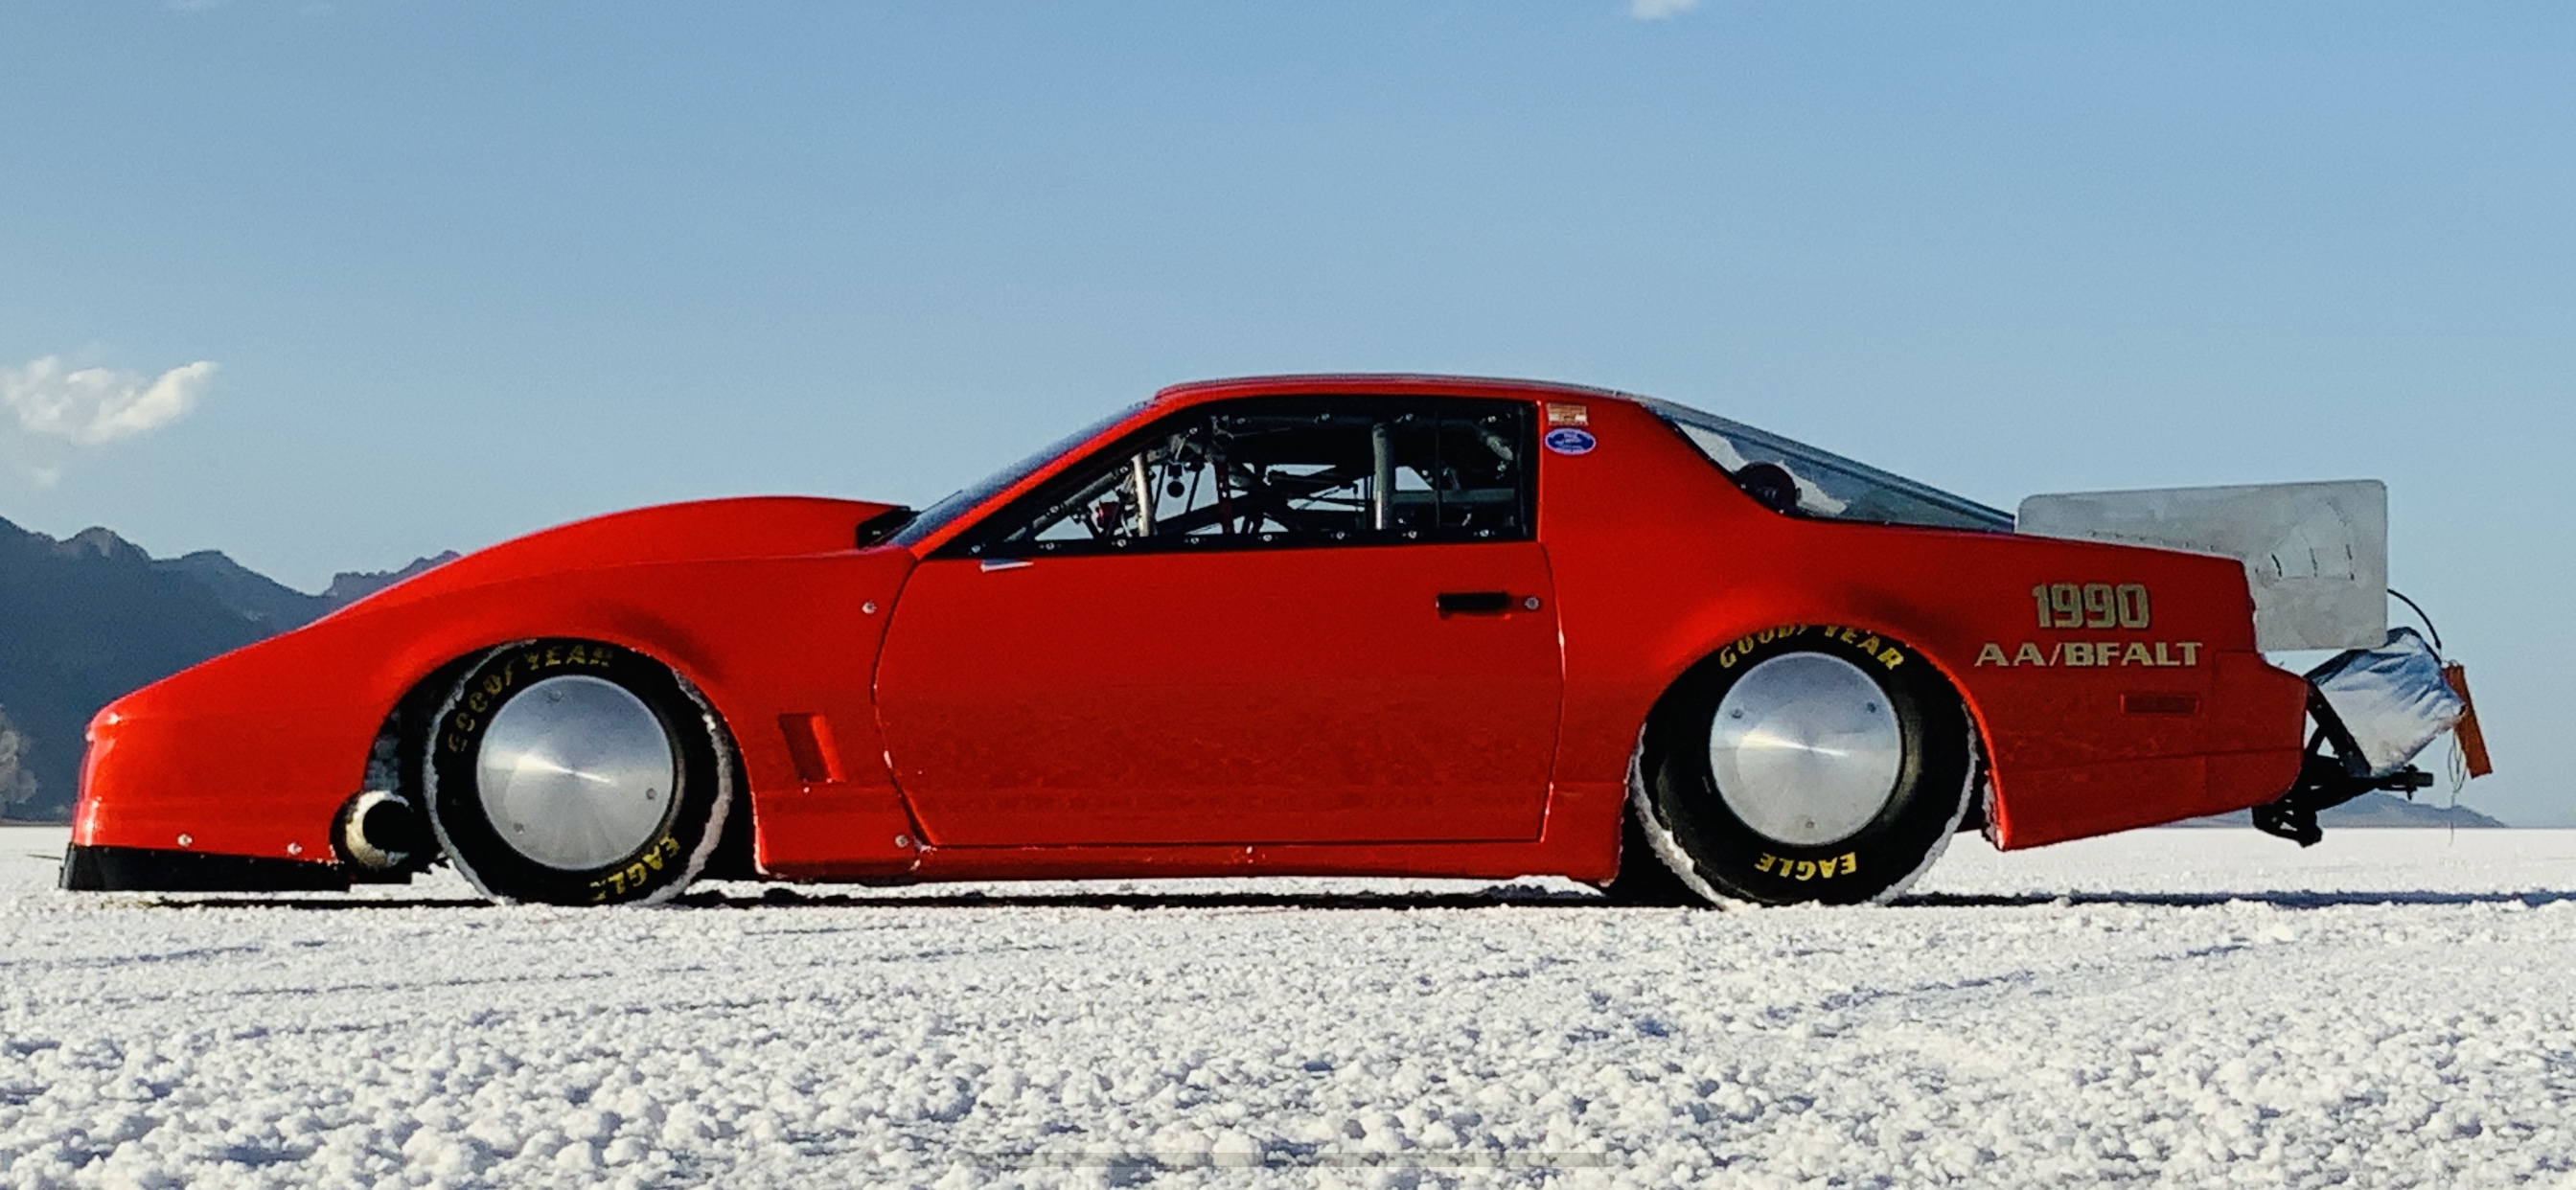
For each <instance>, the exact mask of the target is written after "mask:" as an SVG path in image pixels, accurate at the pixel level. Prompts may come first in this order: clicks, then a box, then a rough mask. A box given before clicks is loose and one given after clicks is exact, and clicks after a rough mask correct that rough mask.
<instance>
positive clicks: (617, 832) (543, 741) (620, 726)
mask: <svg viewBox="0 0 2576 1190" xmlns="http://www.w3.org/2000/svg"><path fill="white" fill-rule="evenodd" d="M678 773H679V754H678V751H677V749H675V748H673V747H672V746H671V737H670V733H669V732H667V731H665V730H664V729H663V727H662V720H661V718H660V717H659V716H657V715H655V714H654V713H653V709H652V708H651V707H648V706H646V705H644V700H643V699H640V698H637V697H635V695H634V694H633V693H631V692H629V691H628V690H627V689H626V688H625V687H623V686H620V685H618V684H616V683H614V682H607V681H602V680H600V679H598V678H592V677H582V676H577V675H576V676H567V677H556V678H545V679H542V680H540V681H538V682H536V683H534V684H532V685H530V686H529V687H528V688H527V689H526V690H525V691H524V692H522V693H521V694H520V695H519V696H518V697H516V698H513V699H511V700H510V701H509V702H507V703H505V704H503V705H502V707H501V709H500V711H499V712H497V713H495V714H494V715H493V716H492V722H491V725H490V726H489V727H487V728H485V729H484V732H483V745H482V748H481V749H480V750H479V751H478V752H477V753H476V755H475V779H476V785H477V787H478V791H479V792H480V793H481V795H482V799H483V814H484V816H485V817H486V818H487V819H488V820H489V821H490V822H491V823H492V829H493V831H494V832H495V833H497V834H498V835H499V836H500V837H501V842H502V844H503V845H505V846H507V847H509V848H510V849H511V850H512V851H516V852H518V853H519V854H520V855H522V856H525V857H527V858H528V859H530V860H533V861H535V862H536V863H539V864H543V865H545V866H546V867H549V868H557V869H561V870H563V871H568V872H582V871H589V870H591V869H594V868H600V867H605V866H607V865H608V864H610V863H613V862H615V861H617V860H621V859H624V858H626V857H627V856H630V855H633V854H635V852H636V851H638V850H640V849H642V848H643V846H644V845H645V844H646V843H649V842H651V841H652V840H653V837H654V835H655V834H656V833H658V832H659V831H660V830H661V829H662V819H663V816H664V815H665V813H666V812H667V811H668V810H669V808H670V803H671V797H672V791H673V789H674V787H675V786H676V785H677V784H678V781H677V777H678Z"/></svg>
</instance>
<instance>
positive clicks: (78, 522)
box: [0, 0, 2576, 824]
mask: <svg viewBox="0 0 2576 1190" xmlns="http://www.w3.org/2000/svg"><path fill="white" fill-rule="evenodd" d="M1664 6H1665V7H1668V8H1669V7H1672V4H1671V3H1670V0H1667V3H1666V4H1665V5H1664ZM0 61H5V62H6V63H7V67H6V69H0V163H5V164H0V386H8V391H10V392H13V393H17V394H20V397H19V398H18V399H15V400H13V402H12V406H13V407H12V409H8V410H0V516H6V517H8V518H9V519H11V520H14V521H17V522H19V523H21V524H23V525H26V526H28V527H31V528H36V529H40V530H44V531H47V532H52V533H56V534H63V533H69V532H71V531H74V530H77V529H79V528H81V527H83V526H86V525H90V524H105V525H109V526H111V527H113V528H115V529H117V530H118V531H120V532H122V533H125V534H126V535H127V536H129V537H131V538H133V539H135V540H136V541H138V542H140V543H141V544H143V545H144V546H145V547H146V548H149V549H151V550H152V551H154V552H155V553H159V554H171V553H178V552H184V551H187V550H192V549H199V548H209V547H212V548H221V549H223V550H226V551H227V552H229V553H231V554H232V555H233V556H235V557H236V558H239V559H240V560H242V561H243V562H245V563H247V564H249V565H251V566H253V567H255V568H258V569H261V570H263V571H265V572H268V573H270V574H273V575H275V576H277V577H279V578H281V579H283V580H285V581H287V582H289V583H290V584H294V585H298V586H302V587H305V588H307V589H312V588H317V587H319V586H320V585H321V584H323V583H324V582H326V581H327V580H328V578H329V575H330V573H331V572H332V571H334V570H339V569H356V568H369V569H373V568H382V567H388V566H393V565H399V564H400V563H402V562H404V561H407V560H408V559H410V558H412V557H413V556H415V555H419V554H425V553H431V552H435V551H437V550H440V549H446V548H460V549H470V548H473V547H476V546H479V545H484V544H488V543H490V542H492V541H495V540H499V539H502V538H505V537H509V536H512V535H515V534H517V533H519V532H523V531H525V530H528V529H532V528H535V527H538V526H541V525H545V524H548V523H553V522H558V521H562V520H566V519H570V518H574V517H578V516H582V515H586V514H589V513H594V512H600V511H606V510H609V509H614V508H619V507H625V506H630V505H635V504H642V503H649V502H654V501H661V500H670V499H681V498H689V497H696V496H707V495H719V494H733V493H745V492H776V491H794V492H816V493H824V494H834V495H849V496H867V497H881V498H892V499H899V500H905V501H910V502H914V503H920V502H925V501H928V500H931V499H935V498H937V497H938V496H939V495H941V494H942V493H944V492H946V491H947V490H949V489H950V488H953V487H956V486H958V485H960V484H962V483H964V482H966V481H968V480H970V479H972V478H974V477H975V476H976V475H978V474H979V473H981V472H983V471H985V470H988V469H990V468H992V467H993V466H996V465H998V464H1000V463H1003V462H1006V461H1008V460H1009V459H1011V458H1013V457H1015V456H1017V455H1018V454H1019V453H1021V452H1023V451H1025V450H1026V449H1028V448H1030V447H1033V446H1035V445H1037V444H1039V443H1042V442H1044V441H1047V440H1049V439H1051V438H1053V437H1055V436H1056V435H1057V434H1058V433H1060V432H1061V431H1063V430H1065V429H1067V428H1069V427H1071V426H1073V425H1075V424H1078V423H1080V422H1082V421H1084V420H1087V419H1089V418H1090V417H1092V416H1094V415H1096V414H1098V413H1099V412H1102V411H1104V410H1106V409H1108V408H1110V407H1112V406H1113V405H1116V404H1120V403H1124V402H1127V401H1130V400H1133V399H1136V398H1137V397H1140V396H1142V395H1143V394H1145V393H1146V392H1148V391H1150V390H1151V389H1153V388H1155V387H1157V386H1159V385H1162V384H1165V383H1169V382H1172V381H1176V380H1182V379H1189V378H1198V377H1206V376H1214V375H1228V374H1240V373H1247V372H1268V371H1289V370H1345V369H1371V370H1377V369H1390V370H1440V371H1467V372H1477V373H1491V374H1506V375H1526V376H1538V377H1545V378H1551V379H1563V380H1572V381H1579V382H1584V383H1592V384H1601V385H1607V386H1612V387H1618V388H1626V389H1631V390H1635V391H1640V392H1646V393H1651V394H1654V395H1658V396H1664V397H1669V398H1673V399H1676V400H1680V401H1684V402H1687V403H1691V404H1695V405H1699V406H1702V407H1705V408H1708V409H1711V410H1714V411H1718V412H1721V413H1725V414H1729V415H1731V416H1735V417H1738V418H1741V419H1743V420H1747V421H1751V422H1754V423H1756V424H1760V425H1764V426H1767V427H1770V428H1773V429H1776V430H1779V431H1781V432H1784V433H1787V434H1790V435H1792V436H1796V437H1801V438H1805V439H1808V440H1810V441H1813V442H1816V443H1818V444H1819V445H1823V446H1827V447H1830V448H1834V449H1839V450H1841V451H1843V452H1845V453H1848V454H1852V455H1855V456H1857V457H1859V458H1862V459H1864V460H1866V461H1868V462H1871V463H1874V464H1877V465H1880V466H1883V467H1887V468H1889V469H1891V470H1895V471H1898V472H1901V473H1905V474H1909V475H1913V476H1916V477H1919V478H1922V479H1925V480H1928V481H1930V482H1933V483H1936V484H1939V485H1942V486H1945V487H1949V488H1952V489H1955V490H1958V491H1961V492H1963V493H1965V494H1968V495H1971V496H1975V497H1978V498H1981V499H1984V500H1986V501H1988V502H1990V503H1994V504H1998V505H2002V506H2005V507H2010V506H2011V505H2012V504H2013V503H2015V502H2016V501H2018V499H2019V498H2020V497H2021V496H2022V495H2025V494H2028V493H2031V492H2037V491H2063V490H2081V489H2094V488H2114V487H2131V486H2150V485H2166V484H2189V483H2235V482H2256V481H2265V480H2290V479H2323V478H2346V477H2352V476H2364V475H2367V476H2378V477H2382V478H2385V479H2387V480H2388V481H2389V482H2390V485H2391V488H2392V497H2391V504H2392V516H2393V521H2394V535H2395V539H2396V540H2395V543H2394V547H2393V555H2394V567H2393V569H2394V573H2395V578H2396V581H2397V583H2398V584H2399V585H2400V586H2401V587H2403V588H2405V589H2407V590H2408V591H2409V593H2410V594H2413V595H2415V596H2416V598H2417V599H2419V600H2421V601H2423V602H2425V603H2426V604H2427V605H2428V606H2429V607H2430V608H2431V609H2432V610H2433V612H2434V614H2435V615H2436V616H2437V617H2438V618H2439V619H2440V620H2441V625H2442V627H2443V629H2444V632H2445V634H2446V636H2448V637H2450V638H2451V643H2452V644H2453V646H2454V651H2455V652H2457V653H2459V654H2460V655H2462V656H2463V657H2464V658H2465V659H2466V660H2467V661H2468V662H2469V664H2470V665H2471V668H2472V672H2473V673H2474V674H2476V675H2477V677H2478V678H2479V686H2480V689H2479V693H2480V696H2481V705H2482V707H2483V708H2484V709H2485V710H2486V712H2487V717H2488V719H2489V722H2490V732H2491V735H2492V736H2493V737H2494V739H2495V742H2496V744H2497V747H2498V750H2499V753H2500V760H2501V761H2502V762H2503V763H2504V764H2505V765H2506V766H2507V773H2506V774H2505V775H2503V776H2499V777H2498V778H2496V779H2494V780H2493V781H2489V782H2480V783H2479V784H2478V785H2476V786H2473V787H2472V788H2471V794H2472V796H2471V798H2470V799H2469V800H2470V802H2471V804H2473V805H2480V806H2484V807H2487V808H2489V809H2491V810H2494V811H2496V812H2498V813H2501V814H2503V815H2504V816H2506V817H2508V818H2510V819H2514V820H2516V821H2524V822H2540V821H2548V822H2565V823H2569V824H2576V805H2571V799H2569V798H2568V797H2567V796H2566V793H2565V789H2566V786H2565V783H2564V782H2563V781H2561V780H2559V779H2558V778H2556V777H2554V776H2553V775H2552V774H2551V773H2550V772H2548V771H2547V770H2548V768H2549V767H2550V763H2551V758H2550V757H2549V754H2548V751H2547V743H2546V741H2547V740H2548V739H2550V738H2553V735H2554V731H2553V726H2552V725H2553V724H2554V722H2555V720H2556V719H2557V718H2559V717H2560V716H2562V715H2563V714H2564V713H2565V712H2564V710H2563V709H2562V708H2561V707H2560V706H2559V705H2558V702H2559V701H2560V700H2561V699H2563V695H2562V694H2561V693H2560V690H2561V688H2562V687H2563V686H2564V685H2565V684H2566V683H2565V681H2564V680H2563V679H2562V678H2560V676H2559V674H2558V672H2557V670H2558V669H2559V668H2560V667H2561V666H2562V665H2563V662H2562V661H2561V656H2562V654H2564V653H2565V652H2566V651H2567V645H2568V643H2569V636H2570V634H2569V632H2568V630H2567V629H2566V627H2565V626H2564V625H2565V620H2564V618H2563V616H2562V613H2561V608H2562V607H2563V605H2564V604H2565V603H2566V598H2565V596H2566V593H2567V590H2568V587H2569V585H2570V581H2571V575H2570V568H2569V567H2568V565H2567V564H2566V563H2565V561H2564V560H2563V554H2564V550H2565V547H2566V544H2567V542H2568V538H2569V536H2570V532H2569V529H2568V528H2567V526H2568V525H2570V524H2571V523H2576V496H2571V495H2570V493H2569V488H2568V484H2567V481H2566V479H2565V477H2564V472H2565V468H2564V467H2563V466H2562V465H2561V464H2560V463H2559V459H2560V457H2561V456H2562V455H2565V454H2567V453H2568V452H2569V451H2570V450H2571V448H2576V432H2571V431H2576V415H2571V413H2570V412H2569V401H2568V398H2569V396H2570V395H2571V390H2576V372H2572V371H2571V357H2572V356H2576V219H2571V217H2570V213H2571V212H2576V119H2571V114H2576V10H2568V9H2564V8H2555V7H2545V6H2538V5H2530V6H2492V7H2480V8H2476V9H2471V10H2459V9H2449V10H2438V11H2437V10H2428V9H2423V8H2420V7H2412V8H2410V7H2396V6H2377V5H2361V4H2269V5H2244V4H2208V5H2186V4H2165V5H2127V6H2076V5H2062V4H2031V5H1974V6H1929V5H1893V4H1890V5H1830V4H1800V5H1789V4H1778V5H1766V6H1751V5H1743V4H1726V3H1717V2H1714V0H1711V2H1707V3H1701V4H1698V5H1696V6H1689V7H1683V8H1680V9H1678V10H1676V11H1672V12H1669V13H1668V14H1667V15H1665V16H1664V17H1662V19H1640V16H1639V14H1638V12H1637V10H1636V9H1634V8H1632V7H1631V6H1630V4H1628V3H1625V2H1623V0H1601V2H1597V3H1575V2H1568V3H1555V4H1472V3H1400V2H1379V3H1350V4H1331V3H1315V4H1299V5H1237V4H1212V3H1193V4H1164V5H1141V4H1140V5H1110V4H1097V5H1039V4H1028V5H1012V4H973V3H959V4H941V5H910V6H900V7H897V6H879V5H857V4H818V5H794V4H784V3H780V4H763V5H756V6H716V5H678V4H619V5H585V6H575V5H525V4H499V3H418V2H415V3H367V2H342V3H334V4H303V3H294V2H287V0H274V2H272V0H229V2H224V3H190V4H177V5H165V4H155V3H116V2H110V0H92V2H83V3H70V2H64V3H19V4H11V5H8V6H6V7H5V8H0ZM47 361H51V362H50V363H48V362H47ZM199 363H204V364H208V365H211V366H210V367H207V368H204V369H201V370H199V371H198V372H194V373H189V374H184V375H180V376H176V377H167V376H165V374H166V373H169V372H170V371H171V370H173V369H180V368H184V367H187V366H189V365H195V364H199ZM91 369H97V370H96V371H90V370H91ZM74 373H80V374H82V375H83V376H85V377H86V378H87V379H86V380H84V381H82V382H81V383H79V384H75V383H74V382H73V381H72V380H71V379H69V378H70V377H71V376H72V375H73V374H74ZM156 381H157V382H159V387H158V388H157V389H156V388H155V387H154V385H155V383H156ZM83 385H86V387H83ZM28 394H33V396H29V395H28ZM82 402H89V403H88V404H83V403H82ZM40 406H41V407H40ZM30 410H34V412H32V413H31V412H30ZM13 413H14V418H13Z"/></svg>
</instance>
